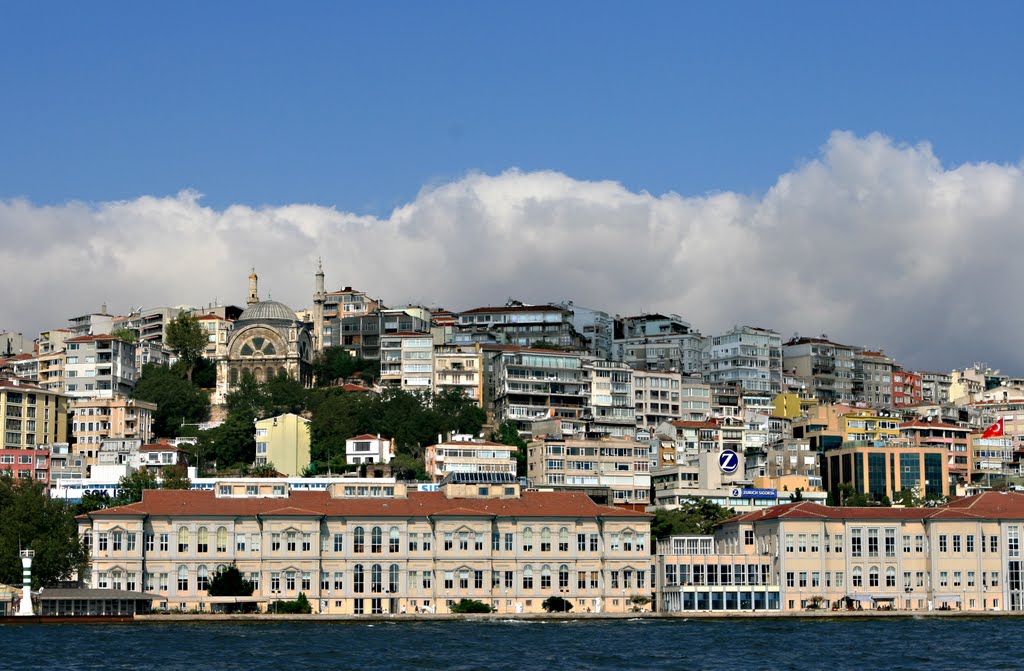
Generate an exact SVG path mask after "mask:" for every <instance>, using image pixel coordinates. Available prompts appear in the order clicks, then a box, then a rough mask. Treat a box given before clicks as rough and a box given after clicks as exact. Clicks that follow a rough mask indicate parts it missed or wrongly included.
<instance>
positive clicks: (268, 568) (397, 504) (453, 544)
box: [77, 481, 651, 615]
mask: <svg viewBox="0 0 1024 671" xmlns="http://www.w3.org/2000/svg"><path fill="white" fill-rule="evenodd" d="M379 489H380V490H381V491H380V493H379V494H380V495H381V496H380V498H367V497H365V496H364V497H359V496H356V495H355V492H356V491H357V487H355V486H352V485H345V484H340V483H338V484H332V485H330V486H329V488H328V490H327V491H290V490H289V488H288V487H287V485H285V484H279V483H275V482H273V481H268V482H266V483H261V484H249V485H232V484H229V483H223V484H219V485H218V486H217V487H216V488H215V489H214V490H213V491H198V490H192V491H171V490H168V491H165V490H151V491H146V492H145V493H144V495H143V499H142V501H141V502H139V503H135V504H132V505H128V506H122V507H118V508H110V509H106V510H96V511H93V512H91V513H89V514H87V515H82V516H79V517H78V518H77V519H78V526H79V533H80V534H81V536H82V537H83V538H84V540H85V542H86V544H87V547H88V551H89V557H90V571H89V573H88V575H87V576H86V582H87V583H88V584H89V585H90V586H92V587H95V588H108V589H123V590H128V591H133V592H141V591H145V592H150V593H155V594H159V595H160V599H159V601H158V602H157V603H156V604H155V605H156V606H157V607H166V608H172V609H174V608H190V609H191V608H198V609H201V610H212V609H213V608H214V607H215V605H216V604H217V603H218V602H223V600H224V598H218V597H210V596H209V595H208V594H207V590H208V588H209V584H210V580H211V578H212V577H213V575H214V574H215V572H216V571H217V569H218V567H220V566H225V565H228V564H231V563H234V564H235V565H237V566H238V568H239V570H240V571H242V573H243V574H244V575H245V576H246V578H247V579H248V580H251V581H252V582H253V583H254V584H255V586H256V591H255V592H254V594H253V596H252V597H251V598H250V600H251V601H253V602H255V603H257V604H259V605H260V608H261V609H266V607H267V605H268V604H269V603H270V602H271V601H274V600H277V599H294V598H296V597H297V596H298V595H299V593H300V592H301V593H304V594H305V595H306V596H307V597H308V598H309V601H310V603H311V604H312V606H313V609H314V612H320V613H344V614H356V615H359V614H380V613H405V612H408V613H412V612H425V613H446V612H448V611H449V608H450V605H451V604H452V603H453V602H456V601H458V600H459V599H462V598H469V599H476V600H479V601H482V602H484V603H488V604H490V605H492V606H493V607H494V608H495V609H496V610H497V611H498V612H499V613H518V612H539V611H541V610H542V608H541V603H542V602H543V601H544V599H546V598H547V597H549V596H562V597H563V598H566V599H569V600H570V601H571V602H572V603H573V605H574V608H575V610H576V611H577V612H586V611H587V610H589V611H591V612H623V611H625V610H627V609H628V608H630V607H631V605H629V604H628V603H627V602H629V601H631V599H632V598H633V597H634V596H646V597H650V593H651V581H650V568H651V548H650V545H649V542H650V541H649V538H650V519H651V516H650V515H647V514H645V513H640V512H634V511H628V510H622V509H619V508H611V507H604V506H599V505H597V504H596V503H594V502H593V501H592V500H591V499H590V498H589V497H587V496H585V495H583V494H578V493H570V492H521V491H520V490H519V487H518V485H516V484H515V483H514V482H508V483H499V484H487V485H483V484H463V485H446V486H442V487H441V488H440V491H433V492H412V491H408V490H407V489H406V488H405V486H404V485H401V484H387V485H386V486H383V487H381V488H379ZM227 599H228V600H231V601H234V600H235V597H227Z"/></svg>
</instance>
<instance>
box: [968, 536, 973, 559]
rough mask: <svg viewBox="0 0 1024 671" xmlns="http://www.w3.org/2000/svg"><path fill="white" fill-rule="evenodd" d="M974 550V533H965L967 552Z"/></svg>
mask: <svg viewBox="0 0 1024 671" xmlns="http://www.w3.org/2000/svg"><path fill="white" fill-rule="evenodd" d="M972 552H974V534H967V553H968V554H970V553H972Z"/></svg>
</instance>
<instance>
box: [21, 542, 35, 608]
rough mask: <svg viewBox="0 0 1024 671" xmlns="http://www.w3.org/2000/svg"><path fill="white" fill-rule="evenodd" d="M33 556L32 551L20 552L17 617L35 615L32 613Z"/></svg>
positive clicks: (33, 552)
mask: <svg viewBox="0 0 1024 671" xmlns="http://www.w3.org/2000/svg"><path fill="white" fill-rule="evenodd" d="M35 556H36V553H35V551H34V550H22V551H21V604H20V605H19V606H18V613H17V614H18V615H35V613H33V612H32V558H33V557H35Z"/></svg>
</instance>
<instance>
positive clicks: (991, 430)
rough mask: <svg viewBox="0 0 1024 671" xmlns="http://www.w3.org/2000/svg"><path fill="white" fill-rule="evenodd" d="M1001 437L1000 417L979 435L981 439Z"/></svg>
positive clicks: (1001, 422)
mask: <svg viewBox="0 0 1024 671" xmlns="http://www.w3.org/2000/svg"><path fill="white" fill-rule="evenodd" d="M1001 435H1003V418H1002V417H1000V418H999V419H997V420H996V423H995V424H993V425H992V426H990V427H988V428H987V429H985V433H983V434H981V437H982V438H998V437H999V436H1001Z"/></svg>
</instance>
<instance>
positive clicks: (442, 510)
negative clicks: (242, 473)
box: [89, 489, 653, 518]
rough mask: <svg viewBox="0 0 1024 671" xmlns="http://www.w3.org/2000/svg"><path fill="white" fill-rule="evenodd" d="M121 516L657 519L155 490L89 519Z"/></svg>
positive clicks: (426, 497) (589, 505) (413, 501)
mask: <svg viewBox="0 0 1024 671" xmlns="http://www.w3.org/2000/svg"><path fill="white" fill-rule="evenodd" d="M121 515H158V516H165V515H183V516H213V517H234V516H254V515H260V516H263V517H271V516H295V515H303V516H309V515H312V516H321V515H324V516H328V517H425V516H428V515H465V516H476V517H481V516H482V517H492V516H501V517H642V518H649V517H653V516H652V515H649V514H647V513H638V512H632V511H628V510H621V509H618V508H612V507H608V506H600V505H598V504H596V503H594V501H593V499H591V498H590V497H589V496H586V495H585V494H580V493H576V492H523V494H522V496H521V497H520V498H518V499H449V498H447V497H446V496H445V494H444V493H443V492H412V493H410V494H409V496H408V498H405V499H399V498H394V499H370V498H366V499H359V498H357V499H346V498H338V499H334V498H331V496H330V495H329V494H328V493H327V492H323V491H315V492H297V491H293V492H290V493H289V495H288V497H287V498H228V497H225V498H217V497H216V495H215V494H214V492H212V491H200V490H187V491H182V490H164V489H153V490H146V491H145V492H143V495H142V501H140V502H138V503H133V504H130V505H127V506H119V507H117V508H107V509H106V510H95V511H93V512H91V513H89V516H90V517H117V516H121Z"/></svg>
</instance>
